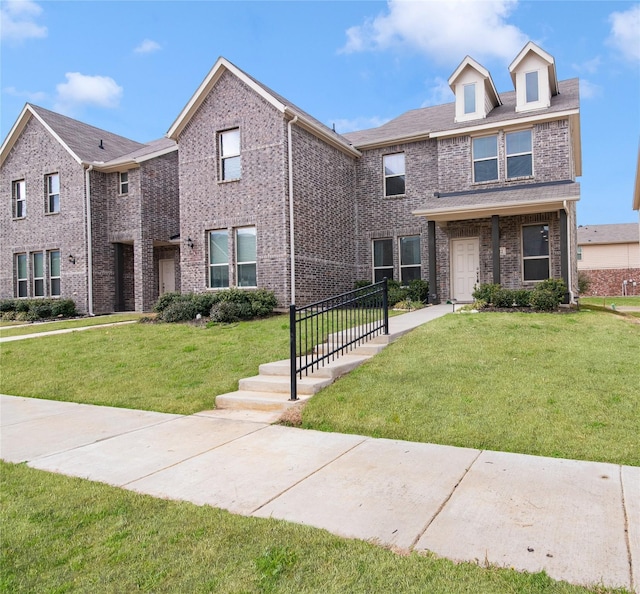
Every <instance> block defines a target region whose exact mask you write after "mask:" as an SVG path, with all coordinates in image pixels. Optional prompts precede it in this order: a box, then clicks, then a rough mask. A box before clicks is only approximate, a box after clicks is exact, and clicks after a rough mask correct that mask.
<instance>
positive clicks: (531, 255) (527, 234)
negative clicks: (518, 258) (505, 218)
mask: <svg viewBox="0 0 640 594" xmlns="http://www.w3.org/2000/svg"><path fill="white" fill-rule="evenodd" d="M522 261H523V262H522V268H523V279H524V280H525V281H542V280H546V279H548V278H549V225H525V226H524V227H522Z"/></svg>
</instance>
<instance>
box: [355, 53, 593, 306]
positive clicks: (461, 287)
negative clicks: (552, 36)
mask: <svg viewBox="0 0 640 594" xmlns="http://www.w3.org/2000/svg"><path fill="white" fill-rule="evenodd" d="M509 71H510V74H511V78H512V80H513V83H514V86H515V91H512V92H507V93H500V94H498V92H497V91H496V88H495V86H494V83H493V81H492V78H491V75H490V73H489V72H488V71H487V70H486V69H485V68H484V67H482V66H481V65H480V64H478V63H477V62H476V61H475V60H473V59H472V58H470V57H466V58H465V59H464V60H463V61H462V63H461V64H460V65H459V66H458V68H456V70H455V71H454V72H453V74H452V75H451V77H450V78H449V85H450V87H451V89H452V91H453V93H454V96H455V101H454V102H453V103H450V104H446V105H439V106H435V107H428V108H423V109H416V110H413V111H409V112H407V113H405V114H403V115H401V116H400V117H398V118H396V119H394V120H391V121H389V122H387V123H386V124H384V125H382V126H380V127H378V128H375V129H372V130H365V131H361V132H354V133H350V134H345V137H346V138H347V139H348V140H349V141H350V142H351V143H352V144H353V146H354V147H356V148H357V149H358V150H359V151H360V152H361V153H362V156H361V157H360V158H359V159H358V163H357V167H356V170H357V178H358V185H357V193H356V196H357V224H358V227H357V233H356V234H355V238H356V242H357V248H356V249H357V253H358V264H359V270H358V276H359V277H365V278H366V277H375V278H381V277H382V276H387V277H393V278H396V279H401V280H409V279H411V278H413V277H415V276H417V275H421V276H422V277H423V278H428V279H429V284H430V294H431V298H432V300H433V301H434V302H437V301H440V300H444V299H456V300H458V301H470V300H471V299H472V296H471V294H472V292H473V288H474V286H475V285H476V284H478V283H501V284H502V285H503V286H505V287H509V288H520V287H526V288H532V287H533V286H535V283H536V282H538V281H541V280H544V279H547V278H549V277H552V278H562V279H564V280H565V282H566V284H567V286H568V287H569V289H570V293H575V292H576V291H577V262H576V202H577V201H578V200H579V197H580V188H579V184H578V183H576V182H575V178H576V176H578V175H581V149H580V120H579V96H578V80H577V79H573V80H567V81H561V82H560V83H558V81H557V77H556V69H555V62H554V59H553V57H552V56H550V55H549V54H548V53H546V52H545V51H544V50H542V49H541V48H539V47H538V46H536V45H535V44H533V43H528V44H527V45H526V46H525V47H524V48H523V49H522V51H521V52H520V53H519V54H518V56H517V57H516V58H515V60H514V61H513V62H512V63H511V65H510V66H509ZM416 216H417V218H416ZM372 266H373V271H372V270H371V267H372ZM567 298H568V299H570V298H571V295H568V296H567Z"/></svg>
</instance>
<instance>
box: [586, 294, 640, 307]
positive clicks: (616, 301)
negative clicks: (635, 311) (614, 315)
mask: <svg viewBox="0 0 640 594" xmlns="http://www.w3.org/2000/svg"><path fill="white" fill-rule="evenodd" d="M582 303H585V304H587V305H601V306H603V307H611V306H612V305H615V306H616V307H626V306H632V307H640V295H636V296H631V297H580V304H582Z"/></svg>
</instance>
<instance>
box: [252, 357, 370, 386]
mask: <svg viewBox="0 0 640 594" xmlns="http://www.w3.org/2000/svg"><path fill="white" fill-rule="evenodd" d="M369 358H370V357H369V356H368V355H344V356H342V357H338V358H336V359H335V360H333V361H331V360H326V361H324V362H320V367H319V368H318V369H314V370H313V372H310V373H309V376H308V377H325V378H331V379H334V380H335V379H337V378H339V377H340V376H342V375H344V374H345V373H349V372H350V371H351V370H352V369H355V368H356V367H358V366H360V365H362V364H363V363H364V362H365V361H367V360H368V359H369ZM300 360H301V362H302V363H303V364H304V363H305V358H304V357H301V358H300ZM289 361H290V360H289V359H285V360H283V361H275V362H273V363H264V364H263V365H260V368H259V371H260V375H268V376H286V377H287V378H288V377H289V374H290V363H289Z"/></svg>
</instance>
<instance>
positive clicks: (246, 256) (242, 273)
mask: <svg viewBox="0 0 640 594" xmlns="http://www.w3.org/2000/svg"><path fill="white" fill-rule="evenodd" d="M256 264H257V252H256V228H255V227H242V228H240V229H236V283H237V285H238V286H239V287H257V286H258V279H257V271H256Z"/></svg>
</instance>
